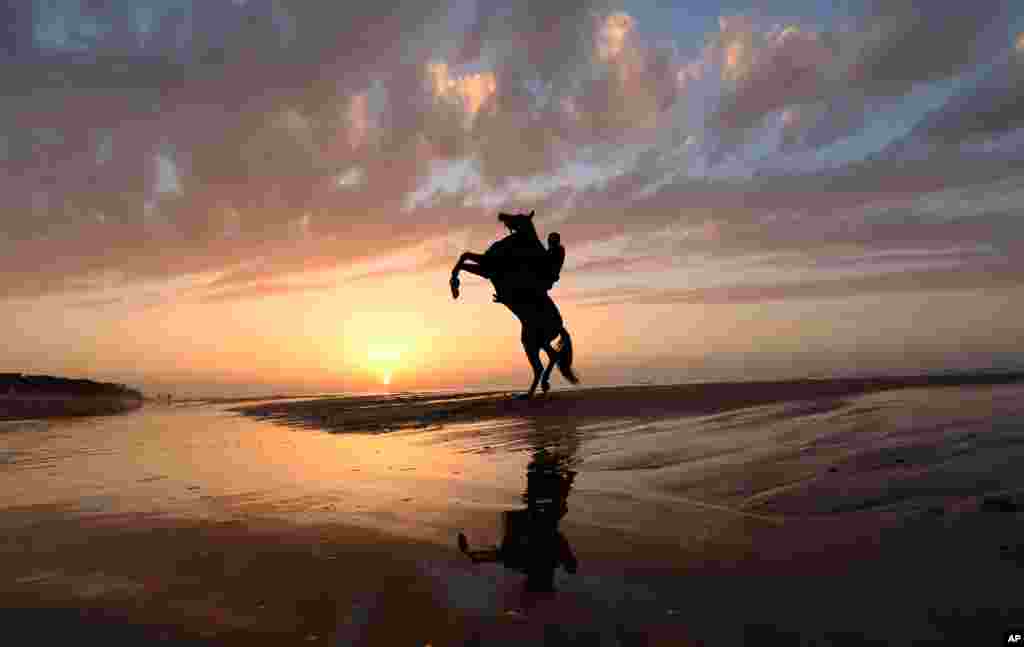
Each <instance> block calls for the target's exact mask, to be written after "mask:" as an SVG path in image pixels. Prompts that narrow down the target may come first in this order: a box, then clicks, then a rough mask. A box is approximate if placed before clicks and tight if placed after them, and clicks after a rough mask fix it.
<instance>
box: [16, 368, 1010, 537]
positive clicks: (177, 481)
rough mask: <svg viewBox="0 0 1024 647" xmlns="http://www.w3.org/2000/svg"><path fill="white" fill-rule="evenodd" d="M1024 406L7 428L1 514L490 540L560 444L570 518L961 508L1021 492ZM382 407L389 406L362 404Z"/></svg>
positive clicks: (919, 404) (833, 404) (183, 414)
mask: <svg viewBox="0 0 1024 647" xmlns="http://www.w3.org/2000/svg"><path fill="white" fill-rule="evenodd" d="M1022 395H1024V387H1020V386H996V387H961V388H941V389H905V390H898V391H889V392H883V393H877V394H871V395H864V396H859V397H854V398H847V399H836V400H816V401H804V402H789V403H783V404H778V405H769V406H762V407H753V408H747V409H740V410H734V411H727V412H724V413H719V414H716V415H710V416H691V417H685V418H674V419H658V420H632V419H629V418H623V419H613V420H600V421H589V422H577V421H574V420H572V419H568V418H559V419H555V420H551V419H526V418H522V419H501V420H480V421H477V422H472V423H459V424H448V425H434V426H432V427H428V428H423V429H406V430H402V431H395V432H392V433H378V434H363V433H344V434H338V433H324V432H321V431H315V430H310V429H306V428H300V427H295V426H288V425H282V424H277V423H275V422H273V421H266V420H258V419H253V418H250V417H246V416H242V415H238V414H237V413H233V412H230V411H228V409H229V408H230V406H229V405H200V406H171V407H167V406H159V405H151V406H147V407H145V408H143V409H141V410H138V411H135V412H131V413H128V414H123V415H119V416H113V417H103V418H82V419H73V420H47V421H21V422H5V423H0V509H2V508H10V507H15V506H29V505H37V504H56V505H61V506H66V507H67V508H68V509H69V510H72V511H76V512H82V513H87V514H117V513H152V514H162V515H175V516H185V517H190V518H233V517H239V516H245V515H267V516H275V517H283V518H287V519H291V520H295V521H301V522H319V521H346V522H351V523H356V524H363V525H372V526H377V527H385V528H388V529H390V530H393V531H397V532H401V533H403V534H408V535H410V536H415V537H419V538H423V539H429V540H435V541H440V542H442V543H449V542H450V540H451V537H452V532H453V531H454V530H457V529H462V528H466V527H467V524H469V526H470V527H469V530H470V532H474V531H479V532H486V528H487V527H488V526H492V525H493V523H491V522H489V521H487V520H488V519H493V517H494V513H495V512H496V511H498V510H501V509H508V508H511V507H515V506H516V505H518V504H519V501H520V498H521V496H522V493H523V490H524V488H525V485H526V470H527V466H528V464H529V463H530V461H531V459H532V458H534V457H535V456H536V454H537V452H538V451H539V450H540V449H542V448H544V449H546V450H548V451H549V452H553V453H554V454H555V455H556V456H558V457H559V460H561V461H562V462H563V463H565V464H566V465H567V466H570V467H571V469H573V470H575V471H576V472H578V475H577V477H576V478H575V480H574V482H573V484H572V494H571V497H570V499H569V501H568V508H569V512H568V515H567V516H566V518H565V522H567V523H570V524H572V523H576V524H582V525H590V526H598V527H608V528H620V529H623V530H628V531H630V532H634V533H637V534H640V535H649V534H655V535H656V534H658V533H660V532H663V531H665V524H664V523H658V518H659V517H661V518H663V517H664V515H665V514H666V513H676V514H680V515H694V514H696V515H700V516H701V517H702V518H704V517H721V518H749V519H756V520H761V521H764V522H765V523H785V522H787V521H788V520H791V519H795V518H801V519H804V518H813V517H817V516H828V515H835V514H838V513H842V512H845V511H864V510H879V511H881V510H893V509H909V508H913V507H915V506H917V507H919V506H923V505H929V504H933V503H935V502H936V501H938V502H939V503H944V504H947V505H952V504H954V503H955V502H957V501H960V500H963V499H965V498H968V497H977V496H981V495H984V494H990V493H992V492H1000V491H1005V490H1011V489H1014V488H1018V487H1021V486H1022V483H1021V481H1022V479H1024V476H1022V475H1021V473H1020V472H1019V470H1015V469H1012V465H1013V464H1014V463H1015V461H1017V460H1018V459H1019V458H1021V457H1022V456H1024V425H1021V424H1020V423H1019V421H1020V420H1021V419H1024V418H1022V415H1021V414H1024V398H1022V397H1021V396H1022ZM387 404H390V406H393V407H396V408H400V406H401V402H395V401H392V402H390V403H387ZM371 405H373V406H382V404H381V403H379V402H378V403H376V404H374V403H366V404H361V405H360V406H371ZM567 469H568V467H567ZM474 526H480V527H479V528H474ZM672 532H674V530H672Z"/></svg>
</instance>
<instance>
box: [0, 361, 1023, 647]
mask: <svg viewBox="0 0 1024 647" xmlns="http://www.w3.org/2000/svg"><path fill="white" fill-rule="evenodd" d="M903 386H904V387H913V388H898V389H894V388H892V387H891V386H890V387H883V386H880V385H879V383H877V382H876V383H863V382H861V383H851V382H849V381H846V382H844V383H839V384H836V383H831V384H818V385H810V386H809V385H808V384H806V383H804V384H802V385H796V384H794V383H787V384H785V385H781V386H780V385H775V386H773V387H766V386H765V385H759V386H756V387H755V386H751V385H709V386H704V387H702V386H700V385H696V386H685V387H635V388H632V387H631V388H622V389H593V390H582V389H581V390H573V391H559V392H555V393H553V394H552V395H551V396H549V398H548V399H547V400H546V401H538V402H519V401H511V400H508V399H507V394H474V395H471V396H450V395H447V396H436V395H415V396H413V395H405V396H393V397H376V398H357V399H344V400H343V399H337V398H330V399H319V400H301V401H291V402H267V403H260V404H251V405H247V406H245V407H242V408H241V410H242V411H244V412H245V414H247V415H243V416H239V415H238V414H239V412H238V411H233V410H229V409H228V408H227V407H224V408H222V409H209V408H208V409H202V410H201V411H190V410H185V409H182V410H178V411H175V410H174V408H168V410H167V411H160V410H155V409H154V410H151V411H149V412H146V411H143V412H140V413H139V415H138V416H136V417H135V418H132V417H130V416H127V417H119V418H118V420H117V421H116V424H114V423H113V422H110V421H107V422H105V423H102V424H100V423H96V425H94V426H92V427H82V426H81V425H78V426H75V425H68V426H61V425H54V426H49V427H45V428H44V427H39V428H25V429H17V430H11V433H3V434H0V459H3V460H0V527H2V528H3V530H4V537H5V541H4V542H3V543H0V573H3V574H4V575H3V576H2V577H0V609H3V611H0V621H2V622H3V626H4V627H5V631H7V632H11V633H10V635H18V634H15V633H14V632H15V631H17V632H19V633H20V631H21V629H24V630H25V631H27V632H28V633H27V634H24V635H34V636H36V637H37V641H36V642H34V644H51V643H56V642H57V641H58V640H59V641H61V642H65V641H66V640H86V639H87V638H91V637H94V638H96V639H97V640H100V641H102V642H103V643H105V644H138V643H139V642H140V641H144V640H156V639H163V640H165V641H166V642H167V643H169V644H239V645H241V644H246V645H250V644H267V645H271V644H273V645H285V644H334V645H348V644H353V645H398V644H406V645H409V644H411V645H424V644H431V645H465V644H469V645H472V644H481V645H505V644H508V645H512V644H553V645H559V644H621V645H647V644H650V645H662V644H664V645H675V644H714V645H717V644H750V645H755V644H836V645H847V644H849V645H856V644H868V643H870V642H871V641H876V642H878V643H880V644H887V643H888V644H910V643H911V642H913V643H915V644H990V641H994V640H997V639H999V638H1000V637H1001V635H1002V632H1003V631H1004V630H1005V629H1006V628H1007V627H1009V626H1020V625H1021V624H1022V623H1024V602H1022V600H1024V598H1022V596H1021V595H1020V594H1019V581H1020V580H1021V575H1022V573H1024V537H1022V533H1021V522H1022V521H1024V516H1022V512H1021V510H1024V494H1022V493H1024V474H1021V473H1020V470H1019V468H1018V467H1016V466H1017V465H1019V462H1020V460H1021V459H1024V428H1022V426H1021V424H1020V422H1019V421H1020V420H1021V419H1022V418H1021V415H1022V414H1024V398H1022V397H1021V396H1022V395H1024V387H1021V386H1018V385H1015V384H1001V385H999V384H990V385H986V384H977V383H975V384H969V385H960V386H955V385H951V384H948V383H946V384H944V386H942V387H923V386H922V385H921V384H920V383H917V384H907V385H903ZM235 408H236V407H231V409H235ZM132 415H134V414H132ZM260 421H262V422H260ZM254 425H255V426H254ZM143 428H144V429H147V430H151V431H146V432H145V433H143V432H142V431H139V429H143ZM325 430H329V431H333V432H335V433H333V434H326V433H323V431H325ZM389 430H391V431H389ZM340 431H344V432H349V433H338V432H340ZM141 435H144V436H145V437H146V438H147V439H148V440H140V439H139V437H140V436H141ZM3 443H6V444H3ZM545 455H552V456H559V457H561V458H563V459H565V461H566V464H567V465H570V466H571V468H572V469H573V470H574V471H575V472H577V476H576V478H575V480H574V481H573V489H572V492H571V493H570V494H569V497H568V499H567V502H568V509H569V513H568V515H567V516H566V517H565V519H564V520H563V521H562V523H561V531H562V532H563V534H564V535H565V536H566V538H567V539H568V541H569V542H570V543H571V545H572V548H573V550H574V551H575V553H576V555H577V556H578V558H579V561H580V568H579V571H578V573H576V574H575V575H570V574H567V573H565V572H562V571H559V573H558V575H557V579H556V584H557V592H556V593H553V594H542V593H529V592H526V591H524V590H523V587H522V584H523V577H522V575H521V574H518V573H516V572H514V571H510V570H507V569H503V568H502V567H501V566H499V565H473V564H471V563H469V561H468V560H467V559H466V558H465V557H464V556H463V555H461V554H460V553H459V552H458V551H457V549H456V548H455V545H454V544H455V542H454V534H455V532H456V531H458V530H464V531H466V533H467V534H468V535H469V536H470V539H471V542H472V544H473V545H483V544H487V543H494V540H495V533H496V532H497V531H496V525H497V523H498V521H497V519H498V516H499V513H500V511H501V510H505V509H511V508H514V507H515V506H516V505H518V501H519V497H520V494H521V493H522V491H523V488H524V487H525V484H526V478H525V472H526V468H527V465H526V464H527V461H528V460H529V461H531V465H532V464H534V463H535V462H536V461H537V457H538V456H545ZM182 456H185V457H187V460H185V459H182ZM172 458H173V460H172ZM261 463H262V465H261ZM47 470H49V471H47ZM46 477H48V478H49V479H51V480H47V479H46ZM189 483H195V484H194V485H190V484H189ZM261 485H262V486H264V487H263V489H259V488H260V486H261ZM19 488H21V489H20V490H19ZM98 501H100V502H101V504H100V503H97V502H98ZM92 642H93V641H92V640H89V643H90V644H91V643H92ZM992 644H994V643H992Z"/></svg>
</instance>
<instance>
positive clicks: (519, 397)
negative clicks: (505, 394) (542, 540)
mask: <svg viewBox="0 0 1024 647" xmlns="http://www.w3.org/2000/svg"><path fill="white" fill-rule="evenodd" d="M529 399H530V394H529V393H520V394H519V395H517V396H516V400H529Z"/></svg>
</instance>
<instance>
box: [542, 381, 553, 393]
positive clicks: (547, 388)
mask: <svg viewBox="0 0 1024 647" xmlns="http://www.w3.org/2000/svg"><path fill="white" fill-rule="evenodd" d="M540 389H541V391H543V392H544V393H547V392H548V391H550V390H551V383H550V382H541V384H540Z"/></svg>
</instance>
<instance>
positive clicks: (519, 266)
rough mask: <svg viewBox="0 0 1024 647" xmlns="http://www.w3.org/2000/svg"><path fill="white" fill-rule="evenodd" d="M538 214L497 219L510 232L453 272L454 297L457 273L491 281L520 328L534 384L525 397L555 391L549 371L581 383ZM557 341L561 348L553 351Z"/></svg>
mask: <svg viewBox="0 0 1024 647" xmlns="http://www.w3.org/2000/svg"><path fill="white" fill-rule="evenodd" d="M533 215H534V212H532V211H531V212H530V213H529V214H508V213H501V214H498V220H499V221H501V222H502V223H504V224H505V226H506V227H508V228H509V230H510V231H511V232H512V233H511V234H509V235H508V236H506V237H505V238H502V239H501V240H499V241H497V242H495V243H494V244H492V245H491V246H490V247H488V248H487V251H486V252H484V253H483V254H474V253H473V252H465V253H463V254H462V255H461V256H459V260H458V262H457V263H455V267H454V268H453V269H452V278H451V288H452V297H453V298H455V299H457V298H459V272H460V271H462V270H466V271H467V272H470V273H471V274H476V275H477V276H481V277H483V278H485V279H488V280H489V281H491V282H492V283H493V284H494V288H495V292H496V294H495V296H494V300H495V301H496V302H499V303H503V304H504V305H505V307H507V308H508V309H509V310H511V311H512V314H514V315H515V316H516V317H517V318H518V319H519V321H520V323H521V324H522V334H521V337H520V339H521V341H522V343H523V350H524V351H526V357H527V359H529V361H530V366H531V367H532V368H533V382H532V383H531V384H530V389H529V391H528V392H527V393H526V394H525V395H523V396H521V397H522V398H524V399H527V398H530V397H532V396H533V394H534V392H535V391H536V390H537V384H538V382H539V383H540V386H541V388H542V389H543V391H544V392H545V393H547V392H548V391H549V390H550V389H551V382H550V376H551V370H552V369H553V368H554V367H555V365H556V364H557V365H558V370H559V371H560V372H561V373H562V375H563V376H564V377H565V379H567V380H569V382H571V383H572V384H578V383H579V378H577V377H576V374H575V373H573V370H572V338H571V337H570V336H569V331H568V330H566V329H565V324H564V323H563V321H562V315H561V313H560V312H559V311H558V306H556V305H555V302H554V301H552V300H551V297H550V296H548V294H547V290H548V288H549V287H550V283H548V282H547V281H546V277H545V276H544V275H543V271H542V268H543V267H544V263H545V262H546V250H545V249H544V245H543V243H541V242H540V238H539V237H538V236H537V229H536V228H535V227H534V226H533ZM556 338H558V339H559V345H558V348H557V349H555V348H553V347H552V346H551V342H553V341H554V340H555V339H556ZM541 349H543V350H544V352H546V353H547V355H548V358H549V360H550V361H549V363H548V366H547V368H546V369H545V368H544V365H543V364H542V362H541V359H540V351H541Z"/></svg>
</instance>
